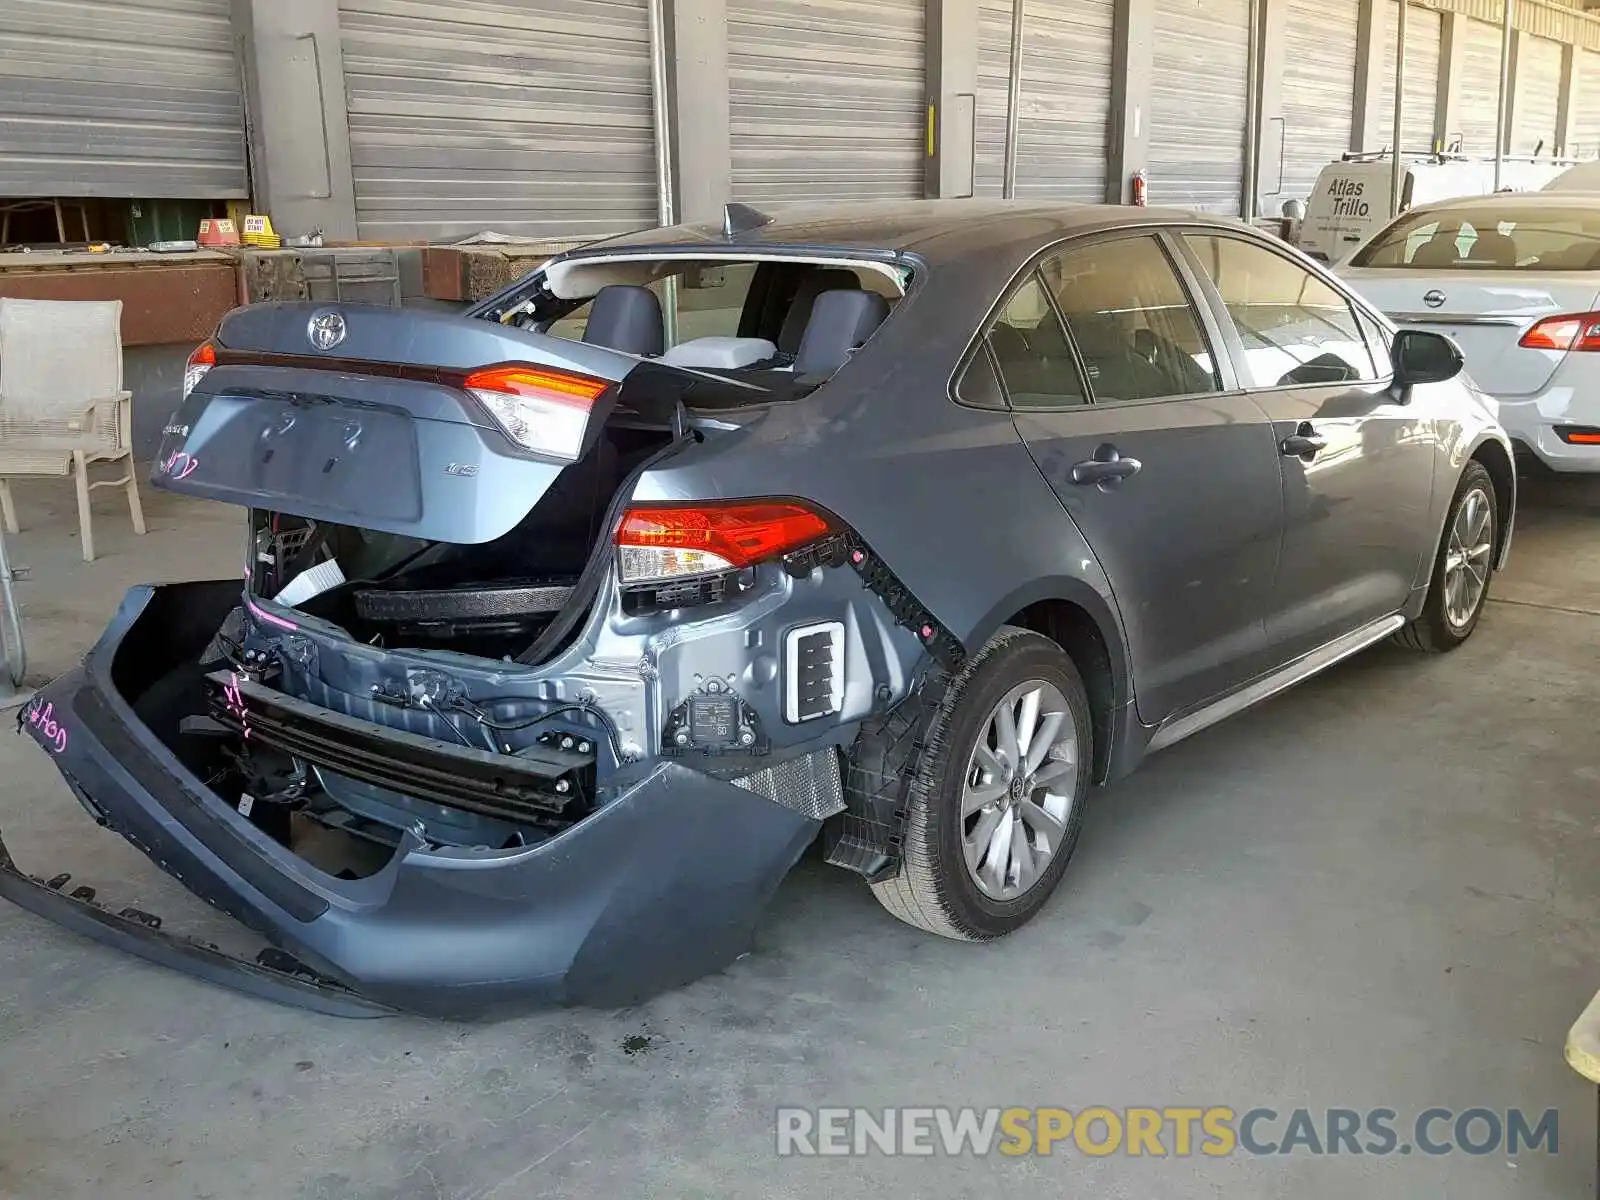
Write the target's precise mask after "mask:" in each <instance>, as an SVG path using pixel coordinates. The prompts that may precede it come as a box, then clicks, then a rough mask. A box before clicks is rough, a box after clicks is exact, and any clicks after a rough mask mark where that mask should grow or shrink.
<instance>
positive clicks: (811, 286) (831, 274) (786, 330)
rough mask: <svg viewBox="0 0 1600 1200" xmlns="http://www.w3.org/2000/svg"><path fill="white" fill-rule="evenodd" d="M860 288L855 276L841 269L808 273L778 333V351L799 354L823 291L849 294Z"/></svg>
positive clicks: (797, 290) (790, 303)
mask: <svg viewBox="0 0 1600 1200" xmlns="http://www.w3.org/2000/svg"><path fill="white" fill-rule="evenodd" d="M858 286H859V285H858V284H857V283H856V277H855V275H854V274H853V273H852V272H850V271H846V270H844V268H842V267H817V268H816V269H815V270H811V271H808V272H806V274H805V275H804V276H803V277H802V278H801V280H800V286H799V288H797V289H796V290H795V293H794V299H792V300H790V301H789V309H788V311H787V312H785V313H784V315H783V325H782V327H781V328H780V329H779V331H778V352H779V353H780V354H796V353H798V352H799V350H800V339H801V338H803V337H804V336H805V333H806V326H807V325H808V324H810V322H811V310H812V309H813V308H815V307H816V304H817V297H818V296H820V295H822V293H823V292H833V291H846V290H848V289H850V288H853V287H858Z"/></svg>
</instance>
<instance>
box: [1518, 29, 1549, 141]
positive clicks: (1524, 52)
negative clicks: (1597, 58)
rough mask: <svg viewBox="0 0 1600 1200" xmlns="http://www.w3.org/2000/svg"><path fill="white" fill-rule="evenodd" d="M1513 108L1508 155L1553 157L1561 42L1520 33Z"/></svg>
mask: <svg viewBox="0 0 1600 1200" xmlns="http://www.w3.org/2000/svg"><path fill="white" fill-rule="evenodd" d="M1515 104H1516V107H1515V108H1514V109H1513V110H1512V118H1511V145H1510V147H1509V151H1510V153H1512V154H1535V153H1538V154H1553V153H1555V144H1556V114H1557V111H1558V110H1559V108H1560V106H1561V43H1560V42H1552V41H1550V40H1549V39H1548V38H1541V37H1533V36H1532V35H1531V34H1526V33H1525V34H1523V35H1522V38H1521V40H1520V42H1519V43H1518V47H1517V91H1516V101H1515Z"/></svg>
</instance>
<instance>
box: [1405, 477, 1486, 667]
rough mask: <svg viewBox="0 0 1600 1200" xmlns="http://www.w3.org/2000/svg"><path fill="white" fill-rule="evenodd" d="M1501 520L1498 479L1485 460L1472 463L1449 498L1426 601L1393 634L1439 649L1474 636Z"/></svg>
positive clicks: (1432, 651) (1433, 650)
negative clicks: (1441, 538) (1495, 488)
mask: <svg viewBox="0 0 1600 1200" xmlns="http://www.w3.org/2000/svg"><path fill="white" fill-rule="evenodd" d="M1499 520H1500V514H1499V511H1498V509H1497V508H1496V506H1495V498H1494V481H1493V480H1492V479H1490V478H1489V472H1488V471H1487V470H1486V469H1485V468H1484V466H1483V464H1482V463H1480V462H1477V461H1476V460H1473V461H1471V462H1468V463H1467V466H1466V469H1465V470H1464V471H1462V472H1461V481H1460V482H1459V483H1458V484H1457V485H1456V494H1455V498H1454V500H1452V501H1451V505H1450V516H1449V519H1448V520H1447V521H1446V522H1445V527H1444V538H1443V540H1442V541H1441V543H1440V545H1439V554H1438V558H1437V559H1436V560H1435V561H1434V565H1433V581H1432V583H1431V584H1430V585H1429V587H1428V599H1427V603H1425V604H1424V605H1423V608H1422V612H1421V613H1420V614H1419V615H1418V616H1417V619H1416V620H1414V621H1412V622H1411V623H1410V624H1408V625H1407V626H1406V627H1405V628H1403V629H1402V630H1400V632H1399V633H1397V634H1396V635H1395V638H1396V639H1397V640H1398V641H1399V642H1400V643H1401V644H1402V645H1404V646H1408V647H1410V648H1411V649H1413V650H1421V651H1423V652H1424V653H1427V654H1439V653H1443V652H1444V651H1446V650H1454V649H1455V648H1456V647H1457V646H1459V645H1461V643H1462V642H1464V641H1466V640H1467V638H1469V637H1470V636H1472V631H1473V629H1475V628H1476V627H1477V624H1478V618H1479V617H1480V616H1481V615H1482V614H1483V606H1484V603H1485V602H1486V601H1487V600H1488V598H1489V577H1490V576H1491V575H1492V574H1493V573H1494V548H1495V544H1496V540H1497V538H1498V535H1499V530H1500V525H1499Z"/></svg>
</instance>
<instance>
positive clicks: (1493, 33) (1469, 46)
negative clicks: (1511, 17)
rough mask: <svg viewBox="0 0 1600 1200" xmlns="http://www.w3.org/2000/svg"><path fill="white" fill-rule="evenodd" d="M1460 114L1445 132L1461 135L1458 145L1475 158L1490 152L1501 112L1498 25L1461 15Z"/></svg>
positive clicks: (1491, 153)
mask: <svg viewBox="0 0 1600 1200" xmlns="http://www.w3.org/2000/svg"><path fill="white" fill-rule="evenodd" d="M1458 28H1460V29H1461V30H1463V40H1464V49H1463V53H1462V62H1461V115H1460V116H1459V117H1458V118H1457V119H1456V126H1455V128H1454V129H1451V130H1449V131H1447V132H1448V136H1449V137H1451V138H1455V137H1456V136H1457V135H1459V136H1460V138H1461V149H1462V151H1463V152H1464V153H1466V154H1468V155H1471V156H1473V157H1475V158H1481V157H1485V156H1493V154H1494V152H1495V144H1494V134H1495V124H1496V121H1497V119H1498V115H1499V112H1500V27H1499V26H1498V25H1486V24H1484V23H1483V22H1482V21H1473V20H1466V19H1463V20H1462V21H1461V22H1460V25H1459V26H1458Z"/></svg>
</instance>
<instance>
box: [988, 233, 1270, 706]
mask: <svg viewBox="0 0 1600 1200" xmlns="http://www.w3.org/2000/svg"><path fill="white" fill-rule="evenodd" d="M1064 329H1066V330H1070V334H1071V337H1070V340H1069V339H1068V337H1067V336H1066V335H1065V333H1064ZM1212 344H1213V343H1212V340H1211V335H1210V333H1209V332H1208V329H1207V325H1206V321H1205V319H1203V318H1202V315H1201V313H1200V311H1199V310H1197V309H1196V307H1195V306H1194V304H1193V303H1192V302H1191V299H1190V294H1189V291H1188V289H1187V288H1186V286H1185V284H1184V282H1183V279H1182V278H1181V276H1180V274H1179V271H1178V270H1177V268H1176V267H1175V265H1174V262H1173V260H1172V258H1171V257H1170V255H1169V252H1168V250H1167V249H1166V248H1165V247H1164V246H1163V244H1162V242H1161V240H1160V239H1159V238H1158V237H1157V236H1155V235H1153V234H1149V233H1143V234H1138V235H1118V236H1112V237H1106V238H1098V239H1093V240H1090V241H1087V242H1074V243H1073V244H1072V245H1071V246H1069V247H1068V248H1066V249H1063V250H1061V251H1059V252H1055V253H1052V254H1050V255H1047V256H1046V257H1045V258H1044V259H1043V260H1042V261H1041V262H1040V263H1039V264H1038V267H1037V269H1036V270H1035V271H1033V272H1032V273H1030V274H1029V275H1028V276H1027V277H1026V278H1025V279H1024V280H1023V281H1022V283H1021V284H1020V285H1019V286H1018V287H1017V288H1016V290H1015V291H1014V292H1013V293H1012V295H1011V296H1010V297H1009V299H1008V301H1007V303H1006V305H1005V307H1004V309H1003V310H1002V312H1001V315H1000V319H999V320H998V322H997V323H996V325H995V326H994V328H993V330H992V332H991V333H990V334H989V337H988V341H987V346H986V349H985V354H986V356H990V357H992V360H993V362H994V365H995V368H996V369H997V371H998V374H999V377H1000V379H1001V380H1002V381H1003V385H1004V388H1005V391H1006V394H1007V396H1008V397H1009V401H1010V404H1011V408H1012V411H1013V419H1014V421H1015V423H1016V427H1017V431H1018V433H1019V434H1020V435H1021V436H1022V439H1023V441H1024V442H1026V443H1027V445H1028V448H1029V450H1030V451H1031V453H1032V455H1033V458H1034V461H1035V462H1036V463H1037V464H1038V466H1039V469H1040V470H1041V471H1042V472H1043V473H1044V475H1045V477H1046V478H1047V479H1048V480H1049V482H1050V486H1051V487H1052V489H1054V491H1055V493H1056V495H1057V497H1058V498H1059V499H1060V501H1061V503H1062V505H1063V506H1064V507H1065V508H1066V510H1067V512H1068V513H1070V514H1071V516H1072V519H1073V520H1074V521H1075V522H1076V523H1077V525H1078V527H1079V529H1080V530H1082V532H1083V534H1084V536H1085V537H1086V538H1087V539H1088V542H1089V544H1090V545H1091V546H1092V547H1093V548H1094V552H1095V554H1096V556H1097V557H1098V558H1099V560H1100V563H1101V565H1102V567H1103V568H1104V569H1105V571H1106V574H1107V575H1108V577H1109V578H1110V580H1111V585H1112V588H1113V589H1114V591H1115V594H1116V599H1117V604H1118V606H1119V610H1120V613H1121V616H1122V620H1123V624H1124V626H1125V628H1126V631H1127V635H1128V640H1129V645H1130V648H1131V653H1132V657H1133V666H1134V677H1135V686H1136V693H1137V698H1138V705H1139V715H1140V717H1141V718H1142V719H1143V720H1144V721H1146V722H1147V723H1152V724H1153V723H1155V722H1158V721H1161V720H1164V719H1165V718H1167V717H1169V716H1172V715H1173V714H1175V713H1178V712H1180V711H1182V710H1186V709H1192V708H1194V707H1196V706H1198V705H1200V704H1202V703H1203V702H1205V701H1207V700H1209V699H1211V698H1213V697H1215V696H1217V695H1218V694H1220V693H1223V692H1226V691H1228V690H1230V689H1232V688H1234V687H1236V686H1238V685H1239V684H1241V683H1243V682H1245V681H1246V680H1247V679H1249V678H1250V677H1251V675H1253V674H1254V673H1255V672H1256V671H1258V670H1259V669H1260V664H1261V659H1262V652H1263V647H1264V641H1265V638H1264V632H1263V616H1264V614H1265V611H1266V607H1267V605H1268V603H1269V601H1270V598H1271V592H1272V580H1273V574H1274V568H1275V566H1276V560H1277V553H1278V541H1279V524H1280V518H1281V508H1282V490H1281V486H1280V483H1279V478H1278V465H1277V452H1276V449H1275V447H1274V444H1273V439H1272V430H1271V426H1270V424H1269V423H1268V421H1267V419H1266V417H1265V415H1264V414H1263V413H1262V411H1261V409H1260V408H1258V407H1257V406H1256V405H1255V403H1254V402H1253V401H1252V400H1251V399H1250V398H1249V397H1248V396H1244V395H1241V394H1238V393H1237V392H1230V391H1229V390H1228V388H1229V387H1230V385H1231V382H1232V381H1231V378H1230V372H1231V367H1230V366H1228V365H1227V364H1225V363H1219V361H1218V356H1217V355H1216V354H1215V353H1214V351H1213V349H1212ZM977 369H980V370H982V369H985V368H984V366H983V363H982V362H981V361H980V363H979V364H977Z"/></svg>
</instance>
